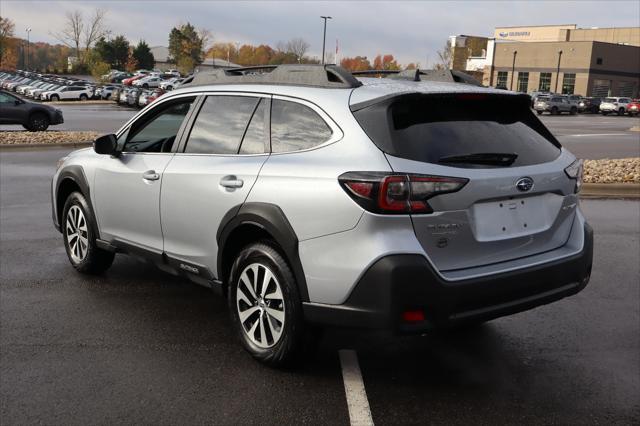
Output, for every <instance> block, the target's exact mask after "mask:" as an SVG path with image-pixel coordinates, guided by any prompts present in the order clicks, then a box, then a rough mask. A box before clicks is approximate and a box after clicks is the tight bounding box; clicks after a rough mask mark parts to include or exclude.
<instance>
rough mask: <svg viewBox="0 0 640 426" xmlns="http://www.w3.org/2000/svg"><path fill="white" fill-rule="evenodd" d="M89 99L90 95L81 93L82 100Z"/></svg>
mask: <svg viewBox="0 0 640 426" xmlns="http://www.w3.org/2000/svg"><path fill="white" fill-rule="evenodd" d="M88 99H89V97H88V96H87V95H85V94H84V93H82V94H81V95H80V100H81V101H86V100H88Z"/></svg>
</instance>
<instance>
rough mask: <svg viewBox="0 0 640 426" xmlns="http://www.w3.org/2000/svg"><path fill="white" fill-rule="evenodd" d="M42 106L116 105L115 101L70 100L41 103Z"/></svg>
mask: <svg viewBox="0 0 640 426" xmlns="http://www.w3.org/2000/svg"><path fill="white" fill-rule="evenodd" d="M41 103H42V104H45V105H116V101H99V100H93V101H77V100H72V101H71V100H70V101H55V102H41Z"/></svg>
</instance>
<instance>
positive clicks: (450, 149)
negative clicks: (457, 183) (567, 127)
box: [352, 94, 560, 168]
mask: <svg viewBox="0 0 640 426" xmlns="http://www.w3.org/2000/svg"><path fill="white" fill-rule="evenodd" d="M529 105H530V99H529V96H525V95H521V96H514V95H485V94H477V95H476V94H457V95H456V94H447V95H440V94H438V95H425V94H406V95H399V96H396V97H393V98H387V99H384V100H382V101H381V102H378V103H373V104H371V103H369V104H368V105H366V106H363V107H359V106H358V105H354V106H352V110H353V111H354V115H355V117H356V119H357V120H358V122H359V123H360V125H361V126H362V128H363V129H364V131H365V132H366V133H367V135H368V136H369V138H370V139H371V140H372V141H373V143H374V144H375V145H376V146H377V147H378V148H380V149H381V150H382V151H383V152H385V153H387V154H390V155H393V156H396V157H401V158H406V159H410V160H416V161H422V162H427V163H434V164H442V165H447V166H453V167H467V168H480V167H509V166H512V167H516V166H527V165H532V164H539V163H545V162H548V161H552V160H554V159H555V158H557V157H558V156H559V155H560V144H559V143H558V141H557V140H556V139H555V138H554V137H553V135H551V133H550V132H549V131H548V130H547V128H546V127H544V125H543V124H542V123H541V122H540V120H538V119H537V118H536V117H535V115H533V113H532V112H531V110H530V108H529ZM493 154H499V155H497V156H496V155H493ZM492 158H493V159H494V160H495V161H493V160H492ZM501 158H502V159H504V158H510V161H506V160H505V161H502V160H500V159H501ZM498 160H500V161H498Z"/></svg>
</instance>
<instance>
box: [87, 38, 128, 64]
mask: <svg viewBox="0 0 640 426" xmlns="http://www.w3.org/2000/svg"><path fill="white" fill-rule="evenodd" d="M95 50H96V52H97V53H98V54H99V55H100V57H101V58H102V60H103V61H104V62H106V63H108V64H109V65H110V66H111V68H114V69H118V70H123V69H124V67H125V65H126V63H127V59H128V57H129V41H128V40H127V39H126V38H125V37H124V36H122V35H119V36H117V37H116V38H114V39H113V40H105V38H104V37H101V38H100V40H98V41H97V42H96V45H95Z"/></svg>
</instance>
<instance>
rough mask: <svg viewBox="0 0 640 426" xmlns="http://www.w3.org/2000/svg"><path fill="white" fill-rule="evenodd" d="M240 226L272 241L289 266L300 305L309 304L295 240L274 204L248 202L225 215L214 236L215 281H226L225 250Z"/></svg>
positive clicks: (283, 215)
mask: <svg viewBox="0 0 640 426" xmlns="http://www.w3.org/2000/svg"><path fill="white" fill-rule="evenodd" d="M243 225H253V226H256V227H258V228H260V229H262V230H263V231H265V232H266V233H268V234H269V235H270V236H271V237H272V238H273V240H274V241H275V243H276V244H277V245H278V246H279V247H280V249H281V250H282V251H283V254H284V256H285V257H286V260H287V261H288V262H289V264H290V266H291V270H292V271H293V275H294V277H295V279H296V283H297V287H298V292H299V294H300V299H301V300H302V301H303V302H306V301H309V292H308V290H307V282H306V279H305V277H304V271H303V269H302V263H301V262H300V256H299V254H298V237H297V235H296V233H295V231H294V230H293V228H292V226H291V224H290V223H289V221H288V220H287V217H286V215H285V214H284V212H283V211H282V209H280V207H278V206H277V205H275V204H270V203H251V202H250V203H245V204H242V205H238V206H234V207H233V208H231V209H229V211H228V212H227V213H226V214H225V216H224V217H223V218H222V221H221V222H220V225H219V227H218V231H217V233H216V239H217V242H218V259H217V265H218V268H217V269H218V275H219V276H218V279H220V280H223V281H224V280H225V279H226V278H227V277H224V276H222V271H223V270H224V264H223V262H224V251H225V247H226V245H227V243H228V239H229V237H230V236H231V234H232V233H233V231H234V230H236V229H237V228H239V227H240V226H243Z"/></svg>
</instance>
